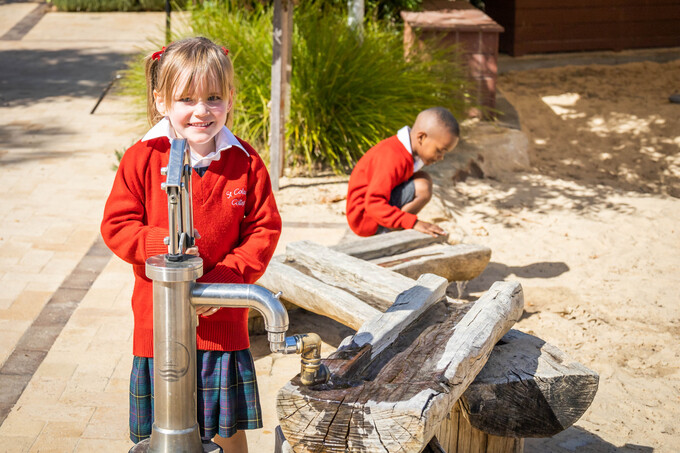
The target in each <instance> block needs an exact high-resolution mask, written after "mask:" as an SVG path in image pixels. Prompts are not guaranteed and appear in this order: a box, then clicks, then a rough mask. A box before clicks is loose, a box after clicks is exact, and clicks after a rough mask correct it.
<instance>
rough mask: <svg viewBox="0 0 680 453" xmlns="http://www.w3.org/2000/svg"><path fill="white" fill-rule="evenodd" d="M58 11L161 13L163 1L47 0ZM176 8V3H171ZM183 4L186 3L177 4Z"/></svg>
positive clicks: (163, 7)
mask: <svg viewBox="0 0 680 453" xmlns="http://www.w3.org/2000/svg"><path fill="white" fill-rule="evenodd" d="M49 2H50V3H52V4H53V5H54V6H56V7H57V9H58V10H60V11H89V12H104V11H163V10H165V0H49ZM172 3H173V5H174V7H175V8H177V7H178V6H177V3H178V2H176V1H173V2H172ZM179 3H181V4H185V3H186V1H181V2H179Z"/></svg>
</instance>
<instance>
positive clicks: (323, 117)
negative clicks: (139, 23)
mask: <svg viewBox="0 0 680 453" xmlns="http://www.w3.org/2000/svg"><path fill="white" fill-rule="evenodd" d="M346 20H347V18H346V15H345V10H344V9H329V8H320V7H317V6H316V4H315V3H314V2H304V3H303V4H301V5H299V6H296V9H295V17H294V25H295V29H294V36H293V75H292V81H291V110H290V117H289V121H288V124H287V125H286V134H287V135H286V138H287V160H288V162H287V164H288V165H293V166H296V167H298V168H299V167H301V166H304V167H307V168H308V169H312V168H315V167H316V168H319V167H325V168H332V169H333V170H334V171H336V172H342V171H347V170H349V169H351V167H352V166H353V164H354V163H355V162H356V161H357V160H358V159H359V157H361V156H362V155H363V153H364V152H365V151H366V150H368V148H370V147H371V146H373V145H374V144H375V143H377V142H378V141H380V140H382V139H384V138H386V137H388V136H390V135H393V134H395V133H396V131H397V130H398V129H399V128H401V127H402V126H404V125H407V124H409V125H410V124H412V123H413V121H414V119H415V117H416V115H417V114H418V112H420V111H421V110H423V109H425V108H428V107H432V106H435V105H441V106H445V107H447V108H449V109H450V110H451V111H452V112H453V113H454V115H456V116H457V117H462V116H464V112H465V111H466V110H467V108H468V107H469V98H468V96H467V83H468V82H467V79H466V77H465V75H464V74H465V73H464V70H463V68H462V66H461V65H460V64H459V63H458V60H457V58H456V55H457V54H456V53H455V52H453V51H452V49H451V48H448V49H445V48H441V47H439V46H436V45H434V46H431V47H430V48H429V50H428V51H427V52H424V51H423V52H419V53H418V54H417V55H412V56H410V57H409V58H408V59H407V58H405V57H404V48H403V37H402V34H401V32H400V31H399V29H398V28H397V27H396V26H394V25H392V24H391V23H388V22H384V21H376V20H374V19H370V18H369V19H367V21H366V24H365V28H364V33H363V39H362V40H361V41H360V40H359V39H358V37H357V36H356V34H355V33H354V32H353V31H352V30H350V29H349V28H348V27H347V25H346ZM271 24H272V10H271V8H269V7H267V6H262V5H259V4H255V5H254V6H253V7H251V8H249V9H248V10H246V9H244V8H239V7H238V5H237V2H236V1H205V2H204V3H202V4H201V5H197V6H195V7H193V8H192V20H191V27H192V30H191V34H192V35H202V36H206V37H208V38H210V39H212V40H213V41H215V42H216V43H218V44H220V45H225V46H226V47H227V48H228V49H230V54H229V55H230V56H231V57H232V59H233V62H234V68H235V73H236V74H235V76H236V96H235V105H234V113H235V116H234V125H233V130H234V133H235V134H236V135H238V136H240V137H242V138H244V139H245V140H247V141H248V142H250V143H251V144H253V146H255V148H256V149H258V150H266V149H267V147H268V141H269V124H268V123H269V99H270V83H271V82H270V77H271V62H272V36H271V34H272V25H271ZM176 38H177V37H176ZM160 46H162V43H155V46H154V47H152V48H151V49H150V50H149V51H148V52H147V54H148V53H150V52H151V51H153V50H156V49H157V48H160ZM126 75H127V77H126V79H124V84H125V86H126V88H127V91H128V92H133V93H135V94H136V96H137V97H138V98H141V99H143V97H144V88H143V87H144V74H143V69H142V59H141V57H140V58H138V59H136V60H134V61H132V62H131V64H130V67H129V69H128V70H127V74H126ZM267 154H268V153H267V152H266V151H265V152H264V153H263V155H264V157H265V158H267V157H268V156H267Z"/></svg>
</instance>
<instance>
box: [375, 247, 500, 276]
mask: <svg viewBox="0 0 680 453" xmlns="http://www.w3.org/2000/svg"><path fill="white" fill-rule="evenodd" d="M490 259H491V249H490V248H488V247H484V246H481V245H473V244H456V245H449V244H433V245H429V246H426V247H422V248H419V249H416V250H410V251H408V252H405V253H401V254H398V255H393V256H387V257H382V258H376V259H373V260H371V262H372V263H375V264H377V265H379V266H382V267H385V268H387V269H389V270H391V271H394V272H398V273H400V274H402V275H405V276H406V277H410V278H418V276H419V275H422V274H425V273H429V274H435V275H440V276H442V277H444V278H445V279H447V280H448V281H450V282H461V281H468V280H472V279H473V278H475V277H477V276H479V274H481V273H482V272H483V271H484V269H485V268H486V265H487V264H489V260H490Z"/></svg>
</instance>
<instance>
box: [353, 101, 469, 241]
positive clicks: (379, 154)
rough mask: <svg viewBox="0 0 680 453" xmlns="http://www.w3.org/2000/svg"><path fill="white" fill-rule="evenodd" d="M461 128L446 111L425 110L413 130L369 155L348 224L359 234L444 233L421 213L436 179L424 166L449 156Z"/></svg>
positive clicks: (356, 178)
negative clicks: (420, 215)
mask: <svg viewBox="0 0 680 453" xmlns="http://www.w3.org/2000/svg"><path fill="white" fill-rule="evenodd" d="M459 135H460V128H459V126H458V121H456V118H455V117H454V116H453V114H451V112H450V111H449V110H447V109H445V108H443V107H432V108H429V109H427V110H423V111H422V112H420V113H419V114H418V116H417V117H416V121H415V123H414V124H413V127H412V128H410V127H408V126H404V127H403V128H402V129H400V130H399V132H397V135H394V136H392V137H389V138H387V139H385V140H383V141H381V142H380V143H378V144H377V145H375V146H374V147H373V148H371V149H369V150H368V151H367V152H366V154H364V155H363V156H362V157H361V159H359V162H357V164H356V166H355V167H354V169H353V170H352V174H351V176H350V178H349V186H348V188H347V210H346V211H347V221H348V223H349V226H350V228H351V229H352V231H354V232H355V233H356V234H358V235H359V236H372V235H374V234H376V233H383V232H387V231H391V230H399V229H410V228H413V229H414V230H417V231H420V232H423V233H426V234H429V235H431V236H437V235H441V234H445V231H444V230H442V229H441V228H440V227H438V226H437V225H435V224H432V223H429V222H425V221H423V220H418V217H417V216H416V214H418V213H419V212H420V210H421V209H423V207H425V205H426V204H427V203H428V202H429V201H430V198H432V178H431V177H430V175H429V174H427V173H426V172H425V171H423V170H421V169H422V168H423V167H424V166H426V165H430V164H433V163H435V162H437V161H440V160H442V159H443V158H444V154H446V153H447V152H449V151H452V150H453V149H454V148H455V147H456V145H457V144H458V139H459Z"/></svg>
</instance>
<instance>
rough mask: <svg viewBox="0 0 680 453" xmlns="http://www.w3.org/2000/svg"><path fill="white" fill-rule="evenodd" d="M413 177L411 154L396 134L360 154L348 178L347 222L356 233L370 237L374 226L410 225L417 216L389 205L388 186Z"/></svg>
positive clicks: (389, 189)
mask: <svg viewBox="0 0 680 453" xmlns="http://www.w3.org/2000/svg"><path fill="white" fill-rule="evenodd" d="M411 176H413V156H412V155H411V153H409V152H408V150H407V149H406V148H405V147H404V145H403V144H402V143H401V142H400V141H399V139H398V138H397V136H396V135H395V136H393V137H390V138H387V139H385V140H383V141H381V142H380V143H378V144H377V145H375V146H374V147H373V148H371V149H369V150H368V151H367V152H366V154H364V155H363V156H362V157H361V159H359V162H357V164H356V166H355V167H354V170H352V174H351V175H350V177H349V185H348V187H347V210H346V211H347V221H348V223H349V226H350V228H351V229H352V231H354V232H355V233H356V234H358V235H359V236H372V235H374V234H375V232H376V231H377V230H378V225H382V226H384V227H387V228H404V229H410V228H413V225H415V223H416V221H417V220H418V217H416V215H415V214H410V213H408V212H404V211H402V210H401V209H399V208H397V207H395V206H391V205H390V195H391V193H392V189H394V188H395V187H396V186H398V185H399V184H401V183H403V182H405V181H407V180H408V179H409V178H410V177H411Z"/></svg>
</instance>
